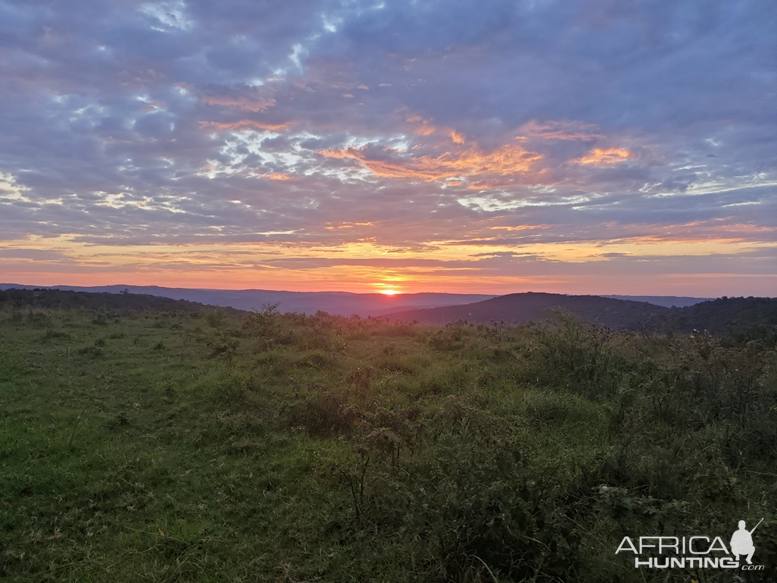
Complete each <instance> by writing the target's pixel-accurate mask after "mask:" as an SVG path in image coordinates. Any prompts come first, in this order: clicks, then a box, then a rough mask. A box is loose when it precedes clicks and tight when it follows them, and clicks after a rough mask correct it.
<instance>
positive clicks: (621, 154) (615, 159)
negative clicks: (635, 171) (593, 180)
mask: <svg viewBox="0 0 777 583" xmlns="http://www.w3.org/2000/svg"><path fill="white" fill-rule="evenodd" d="M632 157H633V154H632V153H631V152H629V151H628V150H627V149H626V148H608V149H602V148H594V149H593V150H591V151H590V152H588V154H587V155H585V156H583V157H582V158H580V159H579V160H578V161H577V162H578V164H589V165H592V166H611V165H613V164H618V163H619V162H623V161H624V160H627V159H628V158H632Z"/></svg>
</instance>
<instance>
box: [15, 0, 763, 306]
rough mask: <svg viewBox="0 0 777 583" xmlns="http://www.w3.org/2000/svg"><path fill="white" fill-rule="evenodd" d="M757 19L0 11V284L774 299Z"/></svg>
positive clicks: (629, 13)
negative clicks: (536, 292) (551, 292)
mask: <svg viewBox="0 0 777 583" xmlns="http://www.w3.org/2000/svg"><path fill="white" fill-rule="evenodd" d="M775 31H777V3H775V2H774V1H773V0H730V1H726V2H714V1H708V0H699V1H696V2H688V1H682V0H667V1H650V0H634V1H628V2H625V1H617V0H591V1H573V0H563V1H562V0H557V1H553V0H512V1H509V2H503V1H496V0H495V1H489V2H483V1H480V0H478V1H468V0H457V1H453V0H416V1H405V0H383V1H380V0H378V1H364V2H362V1H359V0H348V1H336V0H328V1H321V2H317V1H313V0H286V1H284V2H277V1H273V0H265V1H258V0H218V1H216V0H176V1H171V2H139V1H134V0H74V1H70V2H64V1H45V2H44V1H36V0H18V1H17V0H0V274H2V275H1V276H0V281H3V282H15V283H24V284H36V285H54V284H70V285H102V284H109V283H125V284H157V285H165V286H180V287H210V288H233V289H240V288H264V289H287V290H346V291H381V290H396V291H408V292H413V291H455V292H483V293H508V292H519V291H530V290H531V291H553V292H564V293H621V294H654V295H658V294H663V295H698V296H717V295H730V296H731V295H745V296H747V295H768V296H775V295H777V293H775V290H777V34H775Z"/></svg>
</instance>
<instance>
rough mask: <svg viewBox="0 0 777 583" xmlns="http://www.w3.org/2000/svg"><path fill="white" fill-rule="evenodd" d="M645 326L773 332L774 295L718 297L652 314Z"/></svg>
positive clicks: (775, 327)
mask: <svg viewBox="0 0 777 583" xmlns="http://www.w3.org/2000/svg"><path fill="white" fill-rule="evenodd" d="M647 326H648V327H650V328H655V329H657V330H661V331H663V332H693V331H694V330H707V331H709V332H714V333H719V332H734V333H736V332H742V331H745V330H747V331H754V330H755V329H760V331H761V332H762V333H774V332H777V298H754V297H749V298H720V299H717V300H712V301H709V302H702V303H699V304H695V305H693V306H688V307H685V308H670V309H669V310H666V311H665V312H662V313H660V314H656V315H654V316H653V317H651V319H650V320H648V322H647Z"/></svg>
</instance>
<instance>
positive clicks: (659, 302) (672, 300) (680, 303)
mask: <svg viewBox="0 0 777 583" xmlns="http://www.w3.org/2000/svg"><path fill="white" fill-rule="evenodd" d="M602 297H603V298H612V299H614V300H630V301H632V302H647V303H649V304H654V305H656V306H663V307H665V308H685V307H686V306H693V305H694V304H698V303H700V302H708V301H710V300H712V299H714V298H690V297H683V296H602Z"/></svg>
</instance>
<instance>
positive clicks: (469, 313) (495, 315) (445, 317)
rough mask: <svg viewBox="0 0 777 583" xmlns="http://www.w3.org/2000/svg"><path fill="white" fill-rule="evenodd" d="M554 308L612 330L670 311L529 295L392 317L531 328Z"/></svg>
mask: <svg viewBox="0 0 777 583" xmlns="http://www.w3.org/2000/svg"><path fill="white" fill-rule="evenodd" d="M553 307H559V308H563V309H565V310H568V311H570V312H573V313H574V314H577V315H578V316H580V317H581V318H583V319H585V320H588V321H590V322H596V323H599V324H602V325H604V326H609V327H611V328H639V327H640V326H642V325H644V324H646V323H647V322H648V321H651V320H654V319H656V318H658V317H659V316H660V315H661V314H662V313H663V312H665V311H668V310H669V308H664V307H661V306H656V305H653V304H649V303H647V302H634V301H629V300H616V299H612V298H603V297H600V296H570V295H562V294H548V293H534V292H528V293H520V294H509V295H506V296H499V297H497V298H493V299H490V300H485V301H482V302H476V303H472V304H466V305H462V306H448V307H442V308H433V309H426V310H412V311H406V312H397V313H394V314H391V317H392V318H396V319H398V320H410V321H412V320H416V321H418V322H420V323H424V324H438V325H440V324H446V323H449V322H455V321H457V320H467V321H468V322H473V323H486V322H505V323H508V324H527V323H529V322H541V321H543V320H546V319H547V318H548V315H549V314H548V309H549V308H553Z"/></svg>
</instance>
